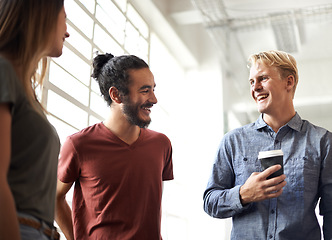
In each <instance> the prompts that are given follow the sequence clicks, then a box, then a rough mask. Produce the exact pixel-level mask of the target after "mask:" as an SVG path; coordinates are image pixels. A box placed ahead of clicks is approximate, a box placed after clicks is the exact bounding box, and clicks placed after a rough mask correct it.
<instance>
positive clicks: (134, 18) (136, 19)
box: [127, 4, 149, 38]
mask: <svg viewBox="0 0 332 240" xmlns="http://www.w3.org/2000/svg"><path fill="white" fill-rule="evenodd" d="M127 16H128V18H129V19H130V21H131V22H132V23H133V24H135V26H136V27H137V28H138V29H139V31H140V32H141V34H142V35H143V36H144V37H145V38H148V36H149V28H148V25H147V24H146V22H145V21H144V20H143V18H142V17H141V16H140V15H139V14H138V12H137V11H136V10H135V9H134V8H133V6H132V5H131V4H128V12H127Z"/></svg>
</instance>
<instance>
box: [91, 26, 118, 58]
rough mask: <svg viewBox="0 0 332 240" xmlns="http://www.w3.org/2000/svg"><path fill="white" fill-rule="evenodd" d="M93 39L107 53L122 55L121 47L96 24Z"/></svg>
mask: <svg viewBox="0 0 332 240" xmlns="http://www.w3.org/2000/svg"><path fill="white" fill-rule="evenodd" d="M94 41H95V43H96V44H97V46H98V47H99V48H100V49H101V50H102V51H103V52H107V53H112V54H113V55H115V56H118V55H122V54H123V53H124V51H123V49H122V48H121V47H120V46H119V44H117V43H116V42H115V41H114V40H113V39H112V38H111V37H110V36H109V35H108V34H107V33H106V32H105V31H104V30H102V29H101V27H99V26H98V25H96V27H95V36H94Z"/></svg>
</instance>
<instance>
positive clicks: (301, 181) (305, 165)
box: [284, 155, 320, 192]
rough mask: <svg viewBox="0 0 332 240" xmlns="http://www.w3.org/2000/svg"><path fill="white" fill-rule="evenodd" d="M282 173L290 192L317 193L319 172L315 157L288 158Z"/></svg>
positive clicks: (317, 158) (317, 161) (317, 159)
mask: <svg viewBox="0 0 332 240" xmlns="http://www.w3.org/2000/svg"><path fill="white" fill-rule="evenodd" d="M284 171H285V175H286V181H287V183H288V184H289V186H290V188H289V189H290V190H291V191H300V192H303V191H317V189H318V183H319V172H320V160H319V157H318V156H317V155H307V156H304V157H295V158H290V159H288V160H287V161H286V162H285V166H284ZM286 190H287V188H286Z"/></svg>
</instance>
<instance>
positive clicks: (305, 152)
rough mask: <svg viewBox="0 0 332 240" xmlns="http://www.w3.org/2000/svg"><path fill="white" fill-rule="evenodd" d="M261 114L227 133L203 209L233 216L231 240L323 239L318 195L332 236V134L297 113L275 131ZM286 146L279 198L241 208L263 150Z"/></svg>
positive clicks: (214, 214) (326, 228) (215, 214)
mask: <svg viewBox="0 0 332 240" xmlns="http://www.w3.org/2000/svg"><path fill="white" fill-rule="evenodd" d="M262 116H263V115H261V116H260V117H259V119H258V120H257V121H256V122H255V123H252V124H248V125H246V126H243V127H241V128H238V129H235V130H233V131H231V132H229V133H227V134H226V135H225V136H224V138H223V139H222V141H221V144H220V148H219V150H218V152H217V155H216V159H215V163H214V165H213V169H212V174H211V177H210V179H209V181H208V185H207V189H206V191H205V192H204V210H205V211H206V212H207V213H208V214H209V215H211V216H212V217H216V218H228V217H232V218H233V228H232V233H231V239H233V240H235V239H236V240H246V239H248V240H254V239H258V240H263V239H275V240H297V239H298V240H306V239H308V240H320V239H321V229H320V226H319V224H318V221H317V218H316V214H315V208H316V205H317V202H318V200H319V199H320V204H319V208H320V214H321V215H323V216H324V227H323V230H324V239H332V149H331V144H332V134H331V133H330V132H329V131H327V130H325V129H323V128H320V127H317V126H314V125H313V124H311V123H309V122H308V121H306V120H302V119H301V118H300V116H299V115H298V114H297V113H296V115H295V116H294V117H293V118H292V119H291V120H290V121H289V122H288V123H287V124H286V125H284V126H283V127H281V128H280V129H279V131H278V132H277V133H275V132H274V131H273V130H272V128H271V127H270V126H268V125H267V124H266V123H265V122H264V120H263V117H262ZM275 149H282V151H283V152H284V174H285V175H286V182H287V184H286V186H285V187H284V190H283V193H282V195H281V196H279V197H278V198H273V199H269V200H265V201H261V202H255V203H250V204H247V205H245V206H242V204H241V202H240V198H239V189H240V187H241V185H243V184H244V183H245V181H246V180H247V179H248V178H249V176H250V175H251V173H253V172H261V171H262V169H261V166H260V162H259V160H258V158H257V156H258V152H259V151H267V150H275Z"/></svg>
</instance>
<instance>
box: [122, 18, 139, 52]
mask: <svg viewBox="0 0 332 240" xmlns="http://www.w3.org/2000/svg"><path fill="white" fill-rule="evenodd" d="M138 42H139V32H138V31H137V30H136V28H135V27H134V26H133V25H132V24H131V23H130V22H127V27H126V40H125V49H126V50H127V51H128V52H129V53H131V54H136V55H137V52H138V51H137V49H138V47H139V45H138Z"/></svg>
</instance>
